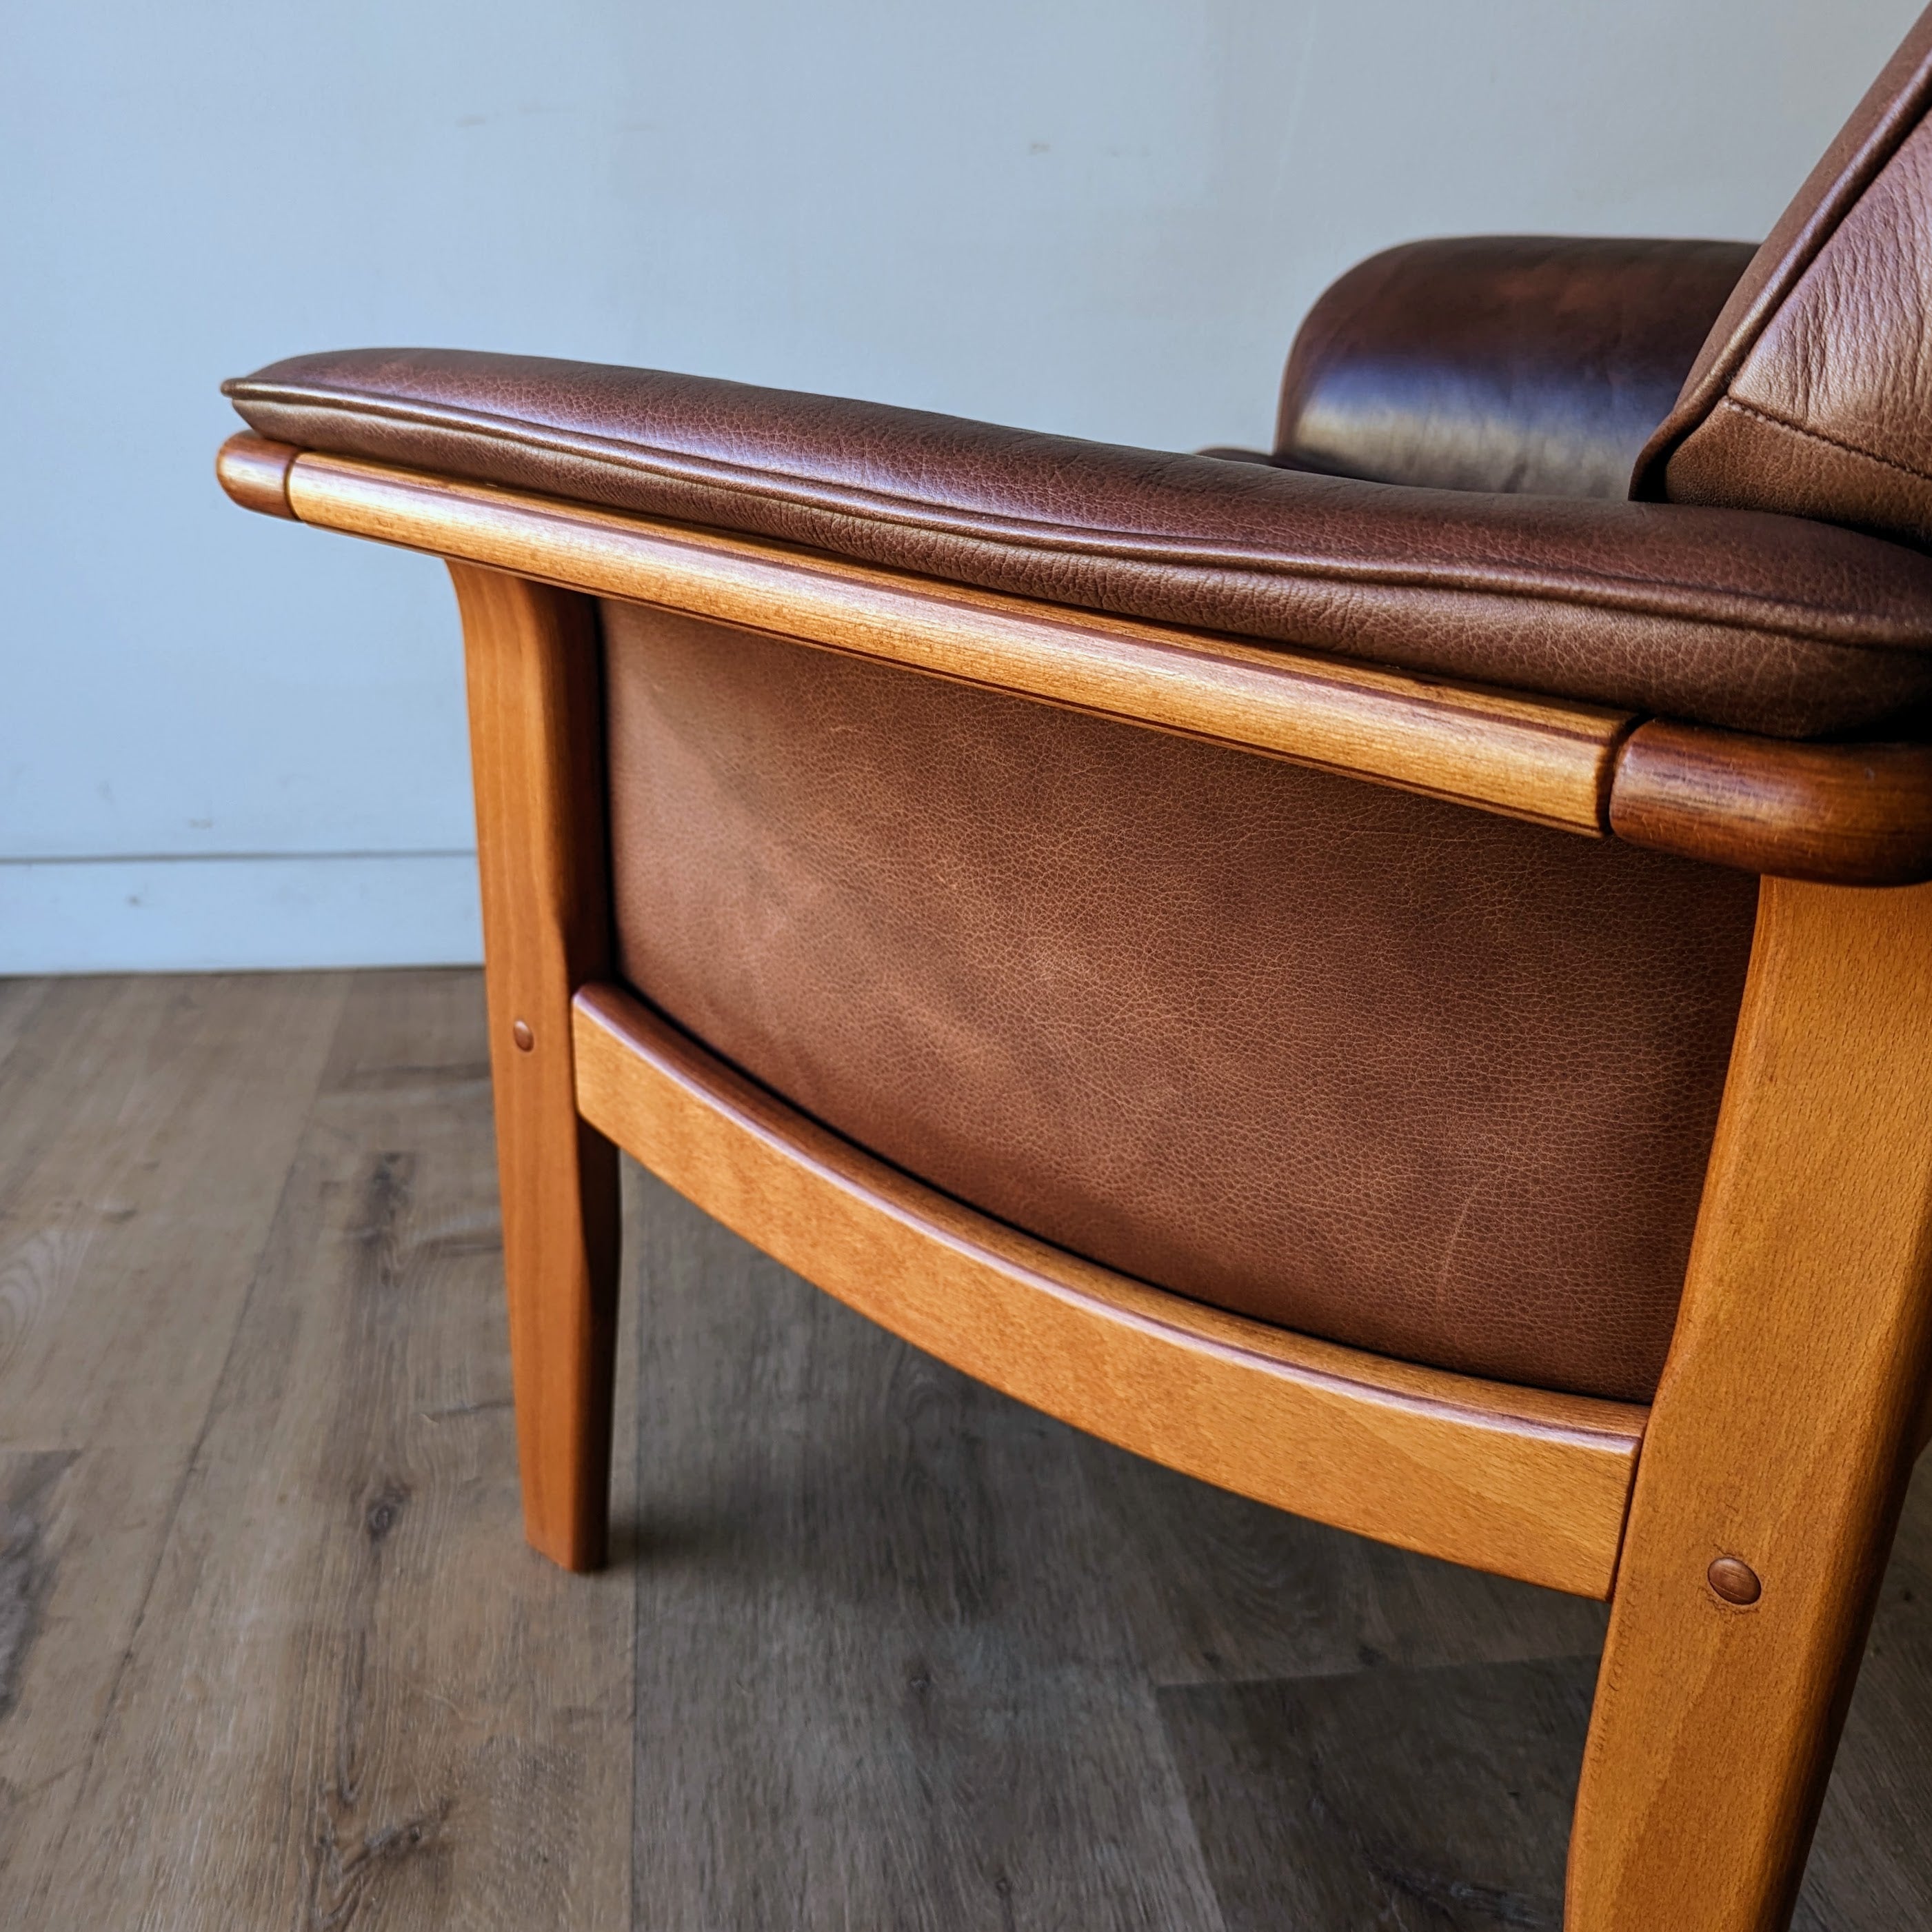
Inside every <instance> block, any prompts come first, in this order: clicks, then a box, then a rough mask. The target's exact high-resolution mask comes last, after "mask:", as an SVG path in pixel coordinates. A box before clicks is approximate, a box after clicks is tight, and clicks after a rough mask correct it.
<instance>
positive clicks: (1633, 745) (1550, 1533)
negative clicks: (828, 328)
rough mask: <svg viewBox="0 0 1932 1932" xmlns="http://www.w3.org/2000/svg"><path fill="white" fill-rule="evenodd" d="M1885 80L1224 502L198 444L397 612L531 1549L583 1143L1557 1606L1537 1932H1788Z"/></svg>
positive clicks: (1829, 1495)
mask: <svg viewBox="0 0 1932 1932" xmlns="http://www.w3.org/2000/svg"><path fill="white" fill-rule="evenodd" d="M1929 90H1932V17H1928V19H1927V21H1922V22H1921V23H1920V24H1919V26H1918V27H1917V28H1915V29H1914V31H1913V33H1912V36H1911V37H1909V40H1907V42H1906V45H1905V46H1904V47H1903V48H1902V49H1901V50H1900V53H1899V55H1897V58H1895V59H1894V62H1892V64H1891V66H1890V67H1889V68H1888V69H1887V71H1886V72H1885V74H1884V75H1883V76H1882V77H1880V79H1879V82H1878V83H1876V86H1874V88H1873V91H1872V92H1871V94H1870V95H1869V96H1868V97H1867V100H1866V101H1865V102H1864V104H1861V107H1860V109H1859V110H1858V113H1857V115H1855V117H1854V118H1853V120H1852V123H1851V124H1849V127H1847V129H1846V131H1845V133H1843V135H1842V136H1841V137H1840V139H1839V140H1838V142H1837V143H1836V144H1835V146H1834V147H1833V148H1832V151H1831V152H1830V153H1829V154H1828V155H1827V156H1826V158H1825V159H1824V160H1823V161H1822V162H1821V163H1820V166H1819V168H1818V169H1817V171H1816V172H1814V175H1813V176H1812V178H1811V181H1808V184H1806V187H1805V189H1804V190H1803V191H1802V193H1801V195H1800V196H1799V199H1798V201H1797V202H1796V203H1794V205H1793V208H1792V210H1791V211H1790V212H1789V213H1787V215H1786V216H1785V217H1784V218H1783V219H1782V220H1781V222H1780V223H1779V224H1778V228H1777V229H1776V230H1775V232H1774V233H1773V235H1772V237H1771V238H1770V239H1769V241H1767V242H1766V243H1765V244H1764V245H1763V247H1762V248H1755V249H1754V248H1751V246H1749V245H1742V244H1733V243H1726V242H1644V241H1562V240H1554V239H1536V238H1529V239H1524V238H1516V239H1481V240H1466V241H1446V242H1425V243H1419V244H1415V245H1410V246H1409V247H1406V248H1397V249H1394V250H1391V251H1389V252H1388V253H1387V254H1382V255H1380V256H1378V257H1375V258H1374V259H1373V260H1371V261H1370V262H1367V263H1364V264H1363V265H1362V266H1360V267H1359V268H1358V269H1355V270H1352V272H1350V273H1349V275H1346V276H1344V277H1343V278H1342V280H1341V281H1339V282H1338V283H1337V284H1336V285H1335V286H1334V287H1333V288H1332V289H1331V290H1330V291H1329V292H1328V294H1326V295H1325V296H1324V297H1323V298H1322V300H1321V301H1320V302H1319V303H1318V304H1317V305H1316V308H1315V310H1314V311H1313V313H1312V314H1311V315H1310V317H1309V318H1308V320H1307V322H1306V323H1304V326H1303V328H1302V330H1301V334H1300V335H1299V336H1298V338H1297V340H1296V342H1295V346H1294V349H1293V352H1292V354H1291V356H1290V357H1289V363H1288V367H1287V371H1286V376H1285V378H1284V382H1283V390H1282V397H1281V407H1280V423H1279V428H1278V433H1277V443H1276V447H1275V449H1274V451H1273V452H1268V453H1263V452H1202V453H1199V454H1196V455H1181V454H1170V453H1165V452H1152V451H1147V450H1139V449H1119V448H1114V447H1110V446H1099V445H1094V444H1090V443H1082V442H1079V441H1076V440H1070V439H1067V438H1062V437H1048V436H1043V435H1037V434H1031V433H1030V432H1028V431H1022V430H1016V429H1007V428H995V427H992V426H989V425H983V424H977V423H970V422H960V421H956V420H954V419H950V418H946V417H941V416H932V415H928V414H924V413H919V412H916V411H911V410H898V409H892V408H886V407H880V406H877V405H874V404H867V403H863V402H856V401H838V400H833V399H829V398H820V397H812V396H803V395H790V394H784V393H780V392H774V391H769V390H763V389H752V388H748V387H746V386H742V385H739V384H736V383H727V382H721V381H715V380H702V379H698V378H694V377H682V376H677V375H672V374H663V373H661V372H657V371H643V370H631V369H617V368H599V367H593V366H590V365H583V364H577V363H568V362H553V361H547V360H544V359H536V358H528V357H509V356H490V355H481V354H472V353H462V352H456V351H446V350H356V351H350V352H345V353H332V354H326V355H318V356H302V357H299V358H296V359H293V360H292V361H288V362H280V363H277V364H275V365H272V366H271V367H269V368H266V369H263V370H262V371H258V372H257V374H254V375H252V376H249V377H245V378H242V379H240V380H237V381H235V382H233V383H229V385H228V386H227V391H228V393H229V395H230V396H231V397H232V398H233V401H234V402H235V404H236V407H237V409H238V410H239V411H240V412H241V413H242V416H243V417H244V419H245V420H246V422H247V423H248V425H249V427H250V430H251V432H252V434H248V435H244V436H241V437H236V438H235V439H233V440H231V441H230V442H229V443H228V444H227V445H226V446H224V449H223V453H222V457H221V460H220V475H221V477H222V479H223V483H224V484H225V485H226V487H227V488H228V489H229V492H230V493H231V494H232V495H233V496H235V497H236V499H237V500H239V501H240V502H243V503H244V504H245V505H248V507H251V508H256V509H258V510H263V511H269V512H270V513H272V514H279V515H284V516H294V517H299V518H300V519H302V520H304V521H307V522H310V523H317V524H319V525H322V526H327V527H332V528H335V529H344V530H347V531H350V532H355V533H357V534H359V535H365V536H368V537H373V538H379V539H380V540H383V541H390V542H398V543H403V544H410V545H412V546H413V547H417V548H420V549H422V550H428V551H430V552H431V553H436V554H440V555H442V556H445V557H446V558H447V559H450V561H451V565H452V571H453V572H454V574H455V580H456V584H457V589H458V597H459V600H460V603H461V606H462V609H463V621H464V627H465V634H466V641H467V647H468V653H469V679H470V701H471V721H472V739H473V744H474V748H475V773H476V783H477V793H478V833H479V848H480V854H481V869H482V879H483V887H484V920H485V938H486V953H487V981H488V990H489V998H490V1016H491V1028H492V1037H493V1065H494V1070H495V1076H496V1105H497V1110H498V1127H499V1158H500V1162H501V1169H502V1187H503V1197H504V1216H505V1266H506V1273H507V1275H508V1287H509V1292H510V1298H511V1328H512V1342H513V1349H514V1366H515V1372H516V1377H517V1408H518V1427H519V1438H520V1455H521V1457H522V1464H523V1481H524V1490H525V1499H526V1517H527V1521H528V1525H529V1533H530V1535H531V1538H532V1541H534V1542H535V1543H536V1544H537V1545H538V1547H540V1548H542V1549H544V1550H547V1551H548V1552H549V1553H550V1554H552V1555H553V1556H555V1557H556V1558H557V1559H558V1560H559V1561H560V1562H564V1563H565V1564H567V1565H571V1566H573V1567H587V1566H589V1565H592V1564H594V1563H595V1562H598V1561H599V1560H601V1554H602V1550H603V1543H604V1514H605V1508H606V1503H605V1491H606V1488H607V1462H608V1436H609V1412H610V1378H611V1375H612V1363H611V1359H610V1345H611V1329H612V1308H613V1296H614V1293H615V1255H616V1238H617V1229H616V1199H615V1190H614V1171H615V1170H614V1160H615V1157H614V1154H613V1151H612V1150H613V1146H615V1145H621V1146H622V1147H624V1148H627V1149H628V1150H629V1151H631V1153H632V1154H634V1155H636V1156H637V1157H638V1158H639V1159H640V1160H643V1161H644V1162H645V1163H646V1164H647V1165H648V1166H651V1167H652V1168H653V1169H655V1171H657V1172H659V1173H661V1174H662V1175H664V1176H665V1177H666V1178H667V1179H669V1180H670V1181H671V1182H672V1183H673V1184H674V1185H676V1186H677V1187H679V1188H681V1189H682V1190H683V1191H684V1192H685V1193H688V1194H689V1195H690V1196H691V1197H692V1198H693V1199H695V1200H697V1202H699V1203H700V1205H703V1206H705V1207H706V1208H708V1209H709V1211H712V1213H714V1214H717V1215H718V1217H719V1218H721V1220H724V1221H726V1222H727V1223H729V1224H730V1225H731V1226H734V1227H736V1228H737V1229H739V1231H740V1232H743V1233H745V1234H746V1235H748V1236H749V1237H750V1238H751V1239H753V1240H754V1241H757V1242H759V1243H760V1244H761V1245H763V1246H764V1247H766V1248H767V1249H769V1250H770V1251H771V1252H772V1253H775V1254H776V1255H777V1256H779V1258H780V1259H783V1260H784V1261H786V1262H788V1263H789V1264H790V1265H793V1266H794V1267H796V1268H799V1270H800V1271H802V1273H804V1274H806V1275H807V1276H808V1277H810V1278H811V1279H813V1280H816V1281H817V1282H818V1283H820V1285H821V1286H824V1287H826V1289H829V1290H830V1291H831V1292H834V1293H835V1294H838V1295H841V1297H843V1298H845V1299H847V1300H848V1301H850V1302H852V1303H853V1305H855V1306H856V1307H859V1308H861V1309H862V1310H865V1312H867V1313H869V1314H871V1315H872V1316H874V1318H875V1319H879V1320H880V1321H882V1322H885V1323H886V1324H887V1325H889V1326H891V1327H892V1328H895V1329H896V1330H897V1331H898V1332H900V1333H901V1334H904V1335H906V1336H907V1337H910V1339H911V1340H914V1341H915V1342H916V1343H919V1345H920V1346H924V1347H926V1348H928V1349H931V1350H932V1351H933V1352H935V1353H937V1354H938V1355H941V1356H943V1357H944V1358H946V1359H947V1360H949V1361H953V1362H955V1363H956V1364H959V1365H960V1366H962V1367H965V1368H966V1369H968V1370H970V1371H971V1372H972V1373H976V1374H978V1375H980V1376H983V1378H984V1379H987V1380H989V1381H990V1382H995V1383H996V1384H997V1385H999V1386H1000V1387H1001V1388H1006V1389H1007V1390H1008V1391H1010V1392H1011V1393H1013V1394H1016V1395H1018V1396H1019V1397H1021V1398H1022V1399H1023V1400H1028V1401H1031V1402H1033V1403H1037V1405H1038V1406H1041V1407H1043V1408H1044V1409H1049V1410H1050V1411H1052V1412H1054V1413H1055V1414H1057V1415H1061V1416H1064V1417H1065V1418H1067V1419H1069V1420H1070V1421H1074V1422H1076V1423H1078V1424H1080V1425H1081V1426H1082V1427H1087V1428H1089V1429H1091V1430H1094V1431H1096V1432H1097V1433H1101V1434H1103V1435H1106V1436H1109V1437H1110V1438H1111V1439H1114V1440H1115V1441H1118V1442H1123V1443H1125V1444H1127V1445H1128V1446H1130V1447H1132V1448H1136V1449H1137V1450H1139V1451H1141V1452H1142V1453H1143V1454H1149V1455H1152V1456H1155V1457H1159V1458H1160V1459H1161V1460H1164V1461H1166V1462H1169V1463H1172V1464H1173V1465H1175V1466H1177V1467H1180V1468H1182V1469H1188V1470H1190V1471H1192V1472H1194V1473H1196V1474H1197V1475H1202V1476H1204V1477H1206V1478H1208V1479H1209V1480H1211V1481H1217V1482H1220V1483H1222V1484H1225V1485H1226V1486H1228V1487H1232V1488H1236V1489H1239V1490H1243V1491H1244V1492H1245V1493H1249V1494H1251V1495H1254V1496H1260V1497H1262V1498H1264V1499H1267V1500H1268V1501H1270V1502H1275V1503H1277V1504H1279V1505H1281V1506H1283V1507H1285V1508H1293V1509H1298V1510H1301V1511H1304V1512H1306V1513H1307V1514H1313V1515H1316V1516H1319V1517H1322V1518H1324V1519H1325V1520H1329V1521H1331V1522H1335V1523H1340V1524H1342V1525H1343V1526H1346V1527H1349V1528H1351V1529H1357V1530H1359V1531H1361V1532H1364V1533H1367V1534H1370V1535H1379V1536H1382V1537H1384V1538H1388V1539H1389V1540H1391V1541H1395V1542H1398V1543H1401V1544H1405V1545H1406V1546H1408V1547H1413V1548H1418V1549H1423V1550H1430V1551H1433V1552H1434V1553H1437V1554H1440V1555H1443V1556H1450V1557H1453V1558H1455V1559H1458V1560H1461V1561H1463V1562H1472V1563H1476V1564H1479V1565H1484V1566H1486V1567H1488V1568H1493V1569H1496V1570H1499V1571H1505V1572H1506V1573H1508V1574H1514V1575H1518V1576H1523V1577H1529V1578H1532V1579H1533V1580H1536V1581H1538V1582H1541V1583H1548V1584H1553V1585H1555V1586H1558V1587H1561V1588H1565V1589H1572V1590H1576V1591H1579V1592H1583V1593H1586V1594H1590V1595H1598V1596H1601V1597H1607V1598H1610V1601H1611V1603H1612V1606H1613V1609H1612V1622H1611V1626H1610V1640H1609V1644H1608V1648H1607V1652H1606V1655H1605V1662H1604V1670H1603V1675H1602V1678H1601V1682H1600V1685H1599V1689H1598V1700H1597V1706H1596V1711H1595V1717H1594V1719H1593V1723H1592V1733H1591V1741H1590V1745H1589V1754H1588V1757H1587V1760H1586V1766H1585V1772H1584V1779H1583V1793H1582V1797H1581V1799H1580V1804H1579V1808H1578V1814H1577V1826H1576V1829H1575V1833H1574V1838H1573V1842H1572V1849H1571V1892H1570V1905H1569V1917H1568V1920H1567V1921H1566V1922H1568V1924H1571V1926H1573V1927H1576V1928H1578V1932H1599V1928H1609V1927H1619V1928H1621V1927H1631V1928H1636V1927H1642V1928H1643V1932H1655V1927H1658V1926H1662V1925H1669V1926H1671V1927H1679V1928H1685V1932H1692V1929H1693V1928H1709V1932H1718V1928H1724V1932H1742V1929H1743V1928H1747V1927H1749V1928H1754V1929H1755V1928H1766V1927H1779V1926H1782V1925H1783V1924H1784V1923H1785V1922H1786V1921H1787V1918H1788V1916H1789V1913H1790V1909H1791V1904H1792V1900H1793V1897H1795V1894H1796V1885H1797V1882H1798V1879H1799V1876H1800V1875H1801V1873H1802V1866H1803V1860H1804V1855H1805V1849H1806V1846H1807V1844H1808V1840H1809V1835H1810V1832H1811V1825H1812V1823H1813V1820H1814V1818H1815V1816H1816V1812H1817V1805H1818V1803H1819V1802H1820V1798H1821V1796H1822V1793H1823V1786H1824V1781H1825V1778H1826V1775H1827V1772H1828V1770H1829V1763H1830V1760H1831V1755H1832V1750H1833V1748H1834V1746H1835V1739H1836V1734H1837V1727H1838V1724H1839V1722H1840V1721H1841V1717H1842V1714H1843V1707H1844V1703H1845V1700H1846V1698H1847V1697H1848V1696H1849V1688H1850V1685H1851V1682H1852V1677H1853V1676H1854V1674H1855V1670H1856V1667H1857V1664H1858V1654H1859V1650H1860V1647H1861V1643H1862V1640H1863V1634H1864V1628H1865V1626H1866V1622H1867V1619H1868V1617H1869V1614H1870V1606H1871V1602H1872V1598H1873V1592H1874V1591H1875V1589H1876V1582H1877V1579H1878V1577H1879V1573H1880V1571H1881V1569H1882V1565H1883V1562H1884V1559H1885V1553H1886V1550H1887V1549H1888V1547H1889V1540H1890V1536H1891V1530H1892V1527H1893V1525H1894V1521H1895V1518H1896V1513H1897V1508H1898V1505H1899V1502H1900V1497H1901V1496H1902V1493H1903V1484H1904V1482H1905V1480H1906V1475H1907V1474H1908V1472H1909V1469H1910V1466H1911V1464H1912V1459H1913V1457H1914V1456H1915V1454H1916V1452H1917V1451H1918V1448H1919V1447H1920V1446H1921V1443H1922V1442H1923V1439H1924V1433H1925V1430H1924V1424H1925V1415H1926V1409H1925V1405H1926V1401H1927V1388H1928V1370H1932V1282H1929V1281H1928V1255H1932V1247H1928V1234H1927V1230H1928V1229H1932V886H1928V885H1927V884H1925V883H1922V882H1924V881H1926V880H1932V745H1928V742H1927V734H1926V733H1925V730H1924V713H1925V708H1926V706H1927V704H1928V703H1929V702H1932V558H1928V556H1927V553H1926V552H1927V546H1928V545H1932V427H1928V425H1932V396H1928V395H1927V394H1925V393H1924V391H1925V390H1926V389H1927V385H1928V384H1932V353H1927V352H1928V349H1932V317H1929V316H1928V302H1932V286H1928V284H1927V283H1926V282H1925V281H1924V263H1923V258H1922V256H1921V254H1919V253H1918V252H1915V250H1914V248H1912V246H1911V245H1910V242H1911V239H1912V237H1913V236H1915V235H1916V234H1918V233H1920V232H1921V230H1922V226H1923V223H1924V217H1925V214H1926V212H1927V208H1928V207H1929V206H1932V129H1927V127H1925V126H1924V122H1923V116H1924V110H1925V107H1926V105H1927V100H1928V98H1932V94H1929V92H1928V91H1929ZM1231 458H1239V459H1241V460H1230V459H1231Z"/></svg>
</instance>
